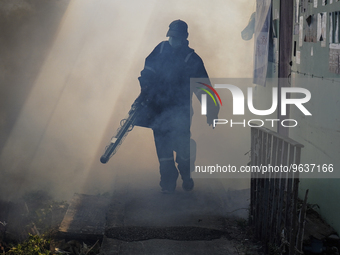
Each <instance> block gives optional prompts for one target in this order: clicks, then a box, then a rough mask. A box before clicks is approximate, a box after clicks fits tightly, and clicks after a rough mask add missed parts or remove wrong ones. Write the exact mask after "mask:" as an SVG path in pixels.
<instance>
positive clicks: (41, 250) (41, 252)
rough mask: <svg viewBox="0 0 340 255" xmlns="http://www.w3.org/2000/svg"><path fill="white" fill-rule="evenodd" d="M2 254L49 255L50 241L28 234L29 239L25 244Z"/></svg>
mask: <svg viewBox="0 0 340 255" xmlns="http://www.w3.org/2000/svg"><path fill="white" fill-rule="evenodd" d="M4 254H8V255H49V254H52V253H51V252H50V240H47V239H45V238H44V237H40V236H38V235H31V234H29V238H28V240H27V241H26V242H24V243H22V244H18V245H16V246H13V247H11V248H10V250H9V251H7V252H6V253H4Z"/></svg>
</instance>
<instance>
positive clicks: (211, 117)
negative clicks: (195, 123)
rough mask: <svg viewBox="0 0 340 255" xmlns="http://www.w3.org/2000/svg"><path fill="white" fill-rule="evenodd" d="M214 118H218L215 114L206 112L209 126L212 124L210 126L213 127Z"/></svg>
mask: <svg viewBox="0 0 340 255" xmlns="http://www.w3.org/2000/svg"><path fill="white" fill-rule="evenodd" d="M214 119H218V116H217V114H214V115H213V114H207V123H208V125H209V126H212V128H215V127H214V126H213V125H214Z"/></svg>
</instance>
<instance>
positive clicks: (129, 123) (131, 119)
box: [100, 94, 147, 164]
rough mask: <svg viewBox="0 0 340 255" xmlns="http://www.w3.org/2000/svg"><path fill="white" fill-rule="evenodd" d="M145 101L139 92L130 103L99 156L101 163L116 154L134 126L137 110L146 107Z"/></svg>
mask: <svg viewBox="0 0 340 255" xmlns="http://www.w3.org/2000/svg"><path fill="white" fill-rule="evenodd" d="M146 102H147V100H146V97H145V96H144V95H142V94H140V95H139V96H138V97H137V99H136V100H135V102H134V103H133V104H132V105H131V109H130V110H129V112H128V115H127V117H126V118H124V119H122V120H121V121H120V127H119V128H118V129H117V131H116V134H115V135H114V136H113V137H112V138H111V141H110V143H109V145H107V146H106V148H105V152H104V154H103V155H102V156H101V157H100V162H101V163H103V164H105V163H107V162H108V161H109V159H110V158H111V157H112V156H113V155H114V154H116V152H117V150H118V148H119V146H120V145H121V144H122V143H123V141H124V139H125V137H126V136H127V135H128V133H129V132H130V131H131V130H132V129H133V127H134V126H135V120H136V118H137V116H138V113H139V111H140V110H141V108H143V107H146Z"/></svg>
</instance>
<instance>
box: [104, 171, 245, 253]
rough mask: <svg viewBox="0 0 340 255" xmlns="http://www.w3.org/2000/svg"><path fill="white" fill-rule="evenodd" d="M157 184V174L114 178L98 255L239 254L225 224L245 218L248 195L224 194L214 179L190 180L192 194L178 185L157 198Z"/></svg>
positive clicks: (237, 192)
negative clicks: (234, 218) (192, 184)
mask: <svg viewBox="0 0 340 255" xmlns="http://www.w3.org/2000/svg"><path fill="white" fill-rule="evenodd" d="M158 179H159V176H158V174H157V173H147V174H146V173H143V175H139V176H136V175H133V176H129V175H128V174H125V175H124V174H120V175H119V176H117V180H116V185H115V187H114V193H113V197H112V200H111V204H110V206H109V212H108V214H107V222H106V225H107V226H106V231H105V237H104V240H103V245H102V254H103V255H104V254H105V255H113V254H120V255H126V254H137V255H138V254H140V255H142V254H145V255H153V254H155V255H156V254H157V255H161V254H164V255H168V254H169V255H170V254H183V255H184V254H197V255H200V254H224V255H236V254H239V253H238V252H237V250H236V248H235V247H234V243H233V240H232V238H231V237H230V234H229V232H228V229H227V227H226V224H225V222H226V218H230V217H239V216H243V217H246V216H247V212H248V211H247V210H245V209H244V208H247V207H248V204H249V191H248V190H240V191H226V190H225V188H224V187H223V185H221V183H220V182H219V180H217V179H196V180H195V188H194V191H192V192H185V191H183V190H182V188H181V180H178V187H177V190H176V192H175V193H174V194H162V193H160V188H159V186H158V182H159V181H158ZM235 210H236V211H235ZM233 211H235V212H234V213H231V212H233Z"/></svg>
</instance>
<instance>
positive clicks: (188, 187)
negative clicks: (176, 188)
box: [182, 178, 194, 191]
mask: <svg viewBox="0 0 340 255" xmlns="http://www.w3.org/2000/svg"><path fill="white" fill-rule="evenodd" d="M182 188H183V189H184V190H185V191H192V190H193V189H194V180H193V179H192V178H190V179H186V180H183V183H182Z"/></svg>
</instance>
